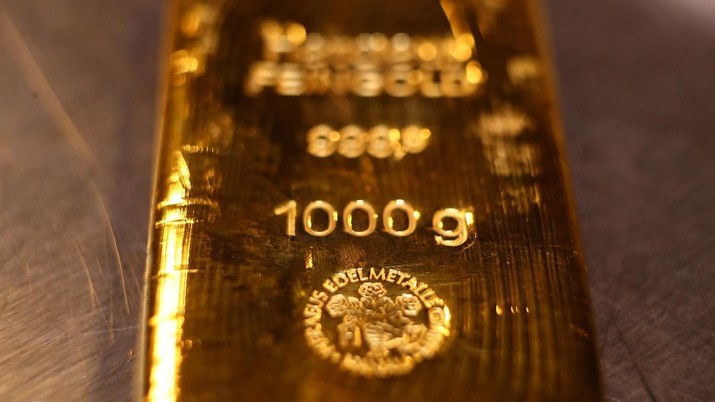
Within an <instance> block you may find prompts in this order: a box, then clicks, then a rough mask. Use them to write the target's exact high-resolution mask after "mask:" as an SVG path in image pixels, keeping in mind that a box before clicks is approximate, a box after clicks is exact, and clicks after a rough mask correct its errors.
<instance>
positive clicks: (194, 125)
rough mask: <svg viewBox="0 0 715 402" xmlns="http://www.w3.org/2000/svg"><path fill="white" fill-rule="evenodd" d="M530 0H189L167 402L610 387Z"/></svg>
mask: <svg viewBox="0 0 715 402" xmlns="http://www.w3.org/2000/svg"><path fill="white" fill-rule="evenodd" d="M537 11H538V10H536V9H535V6H534V4H533V1H532V0H489V1H487V0H480V1H458V0H442V1H419V2H414V1H411V2H406V1H394V2H393V1H391V2H385V1H375V0H368V1H352V0H350V1H346V2H334V1H325V0H316V1H306V2H300V3H291V2H286V1H280V0H276V1H241V2H237V1H236V2H234V1H228V0H226V1H224V0H177V1H175V14H174V15H175V18H174V24H173V28H172V47H171V49H172V50H171V57H170V61H169V63H170V68H169V69H170V73H169V78H168V80H167V81H168V82H167V86H168V88H167V96H166V105H165V108H164V116H163V128H162V130H161V145H160V152H159V164H158V169H157V170H158V171H157V182H156V183H157V184H156V191H155V208H154V218H153V226H152V229H151V241H150V258H149V272H150V273H149V281H148V302H147V317H148V318H147V330H146V334H147V335H146V346H147V347H146V350H145V359H146V365H145V368H146V370H145V375H144V382H145V387H144V389H145V398H146V399H147V400H149V401H175V400H184V401H194V400H202V401H203V400H217V401H224V400H226V401H228V400H242V401H253V400H259V401H263V400H276V401H284V400H295V401H338V400H339V401H392V400H395V401H423V400H424V401H430V400H440V401H453V400H454V401H463V400H480V401H508V400H535V401H536V400H538V401H575V400H579V401H588V400H600V399H601V392H600V387H599V374H598V367H597V359H596V354H595V346H594V335H593V329H592V328H593V326H592V322H591V312H590V305H589V299H588V292H587V288H586V274H585V270H584V265H583V261H582V257H581V253H580V246H579V243H578V236H577V230H576V224H575V218H574V213H573V206H572V202H571V200H570V195H569V190H568V187H567V184H566V182H567V177H566V168H565V162H564V153H563V150H562V144H561V140H560V137H561V134H560V126H559V123H558V117H557V114H558V113H556V110H557V106H556V104H555V101H554V96H553V88H552V85H551V81H550V80H551V77H550V75H549V74H550V68H549V66H548V62H549V56H548V54H547V53H545V52H544V46H543V41H542V40H541V39H540V33H539V32H538V29H537V28H538V27H539V24H540V23H541V22H539V17H538V13H537Z"/></svg>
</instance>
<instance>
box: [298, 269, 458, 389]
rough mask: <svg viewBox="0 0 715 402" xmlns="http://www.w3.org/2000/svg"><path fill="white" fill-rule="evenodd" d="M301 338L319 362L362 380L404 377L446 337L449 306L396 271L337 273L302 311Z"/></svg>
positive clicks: (418, 283)
mask: <svg viewBox="0 0 715 402" xmlns="http://www.w3.org/2000/svg"><path fill="white" fill-rule="evenodd" d="M303 317H304V319H305V320H304V324H305V339H306V341H307V343H308V345H309V346H310V348H311V349H313V351H314V352H315V353H316V354H317V355H318V356H319V357H321V358H323V359H326V360H329V361H331V362H333V363H335V364H337V365H339V367H340V368H341V369H343V370H346V371H348V372H350V373H353V374H356V375H361V376H365V377H373V376H374V377H390V376H397V375H402V374H407V373H409V372H410V371H412V369H413V368H414V366H415V364H417V363H419V362H421V361H422V360H424V359H429V358H431V357H433V356H434V355H435V354H436V353H437V352H439V351H440V349H442V347H444V345H445V342H446V340H447V337H449V321H450V313H449V308H448V307H447V306H446V305H445V303H444V300H442V299H440V298H439V297H438V296H437V294H436V293H435V292H434V290H432V288H430V286H429V285H428V284H426V283H424V282H420V281H419V280H417V278H415V277H414V276H412V275H410V274H407V273H403V272H400V271H398V270H396V269H385V268H379V269H378V268H369V269H368V268H353V269H348V270H345V271H342V272H339V273H336V274H335V275H333V276H332V277H331V278H329V279H326V280H325V282H323V285H322V289H320V290H315V291H313V293H312V294H311V296H310V298H309V300H308V303H307V304H306V306H305V309H304V310H303Z"/></svg>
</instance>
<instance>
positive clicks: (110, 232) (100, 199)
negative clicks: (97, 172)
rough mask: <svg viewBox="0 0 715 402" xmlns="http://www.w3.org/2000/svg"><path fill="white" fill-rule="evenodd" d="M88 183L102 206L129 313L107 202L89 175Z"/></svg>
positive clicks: (122, 265) (127, 308)
mask: <svg viewBox="0 0 715 402" xmlns="http://www.w3.org/2000/svg"><path fill="white" fill-rule="evenodd" d="M90 183H91V185H92V189H94V193H95V195H96V196H97V199H98V200H99V205H100V207H101V208H102V216H103V217H104V221H105V223H106V224H107V227H109V238H110V240H111V241H112V247H113V250H112V251H113V252H114V258H115V259H116V261H117V267H118V268H119V279H120V281H121V284H122V294H123V295H124V308H125V309H126V311H127V313H128V314H131V312H132V311H131V308H130V307H129V297H128V295H127V284H126V280H125V274H124V264H123V263H122V257H121V255H120V254H119V244H118V243H117V236H116V233H115V231H114V224H112V218H111V216H109V211H108V210H107V204H106V203H105V202H104V197H102V194H101V193H100V192H99V189H98V188H97V184H96V183H95V182H94V179H93V178H91V177H90Z"/></svg>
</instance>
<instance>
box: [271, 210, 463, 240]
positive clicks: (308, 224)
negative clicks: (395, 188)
mask: <svg viewBox="0 0 715 402" xmlns="http://www.w3.org/2000/svg"><path fill="white" fill-rule="evenodd" d="M319 211H322V213H324V214H326V215H327V224H325V225H322V226H323V227H322V228H317V227H316V226H317V225H315V224H314V220H315V214H316V213H317V212H319ZM357 211H362V213H363V214H364V215H365V216H367V225H363V226H365V227H362V228H360V229H358V228H356V227H355V225H354V223H353V221H354V213H355V212H357ZM398 212H401V213H402V214H403V215H404V216H405V217H406V223H403V224H402V225H401V226H402V227H401V228H397V227H396V226H397V225H396V222H395V217H394V216H395V213H398ZM274 213H275V214H276V215H286V234H287V235H288V236H295V227H296V221H297V217H298V204H297V203H296V202H295V201H294V200H290V201H287V202H285V203H283V204H281V205H279V206H277V207H276V208H275V210H274ZM419 218H420V213H419V212H418V211H417V210H416V209H415V208H414V207H413V206H412V205H410V204H408V203H407V202H405V201H404V200H392V201H390V202H388V203H387V205H385V208H384V209H383V210H382V226H383V230H384V231H385V232H386V233H387V234H389V235H392V236H396V237H405V236H409V235H411V234H412V233H414V232H415V230H416V229H417V220H418V219H419ZM473 218H474V217H473V215H472V213H471V212H465V211H463V210H460V209H456V208H445V209H440V210H439V211H437V212H435V213H434V215H433V216H432V230H434V231H435V232H436V233H437V234H436V235H435V236H434V240H435V242H436V243H437V244H438V245H442V246H448V247H456V246H460V245H462V244H464V242H466V241H467V238H468V237H469V233H468V231H469V226H470V225H471V224H472V223H473ZM450 221H451V222H450ZM342 223H343V230H344V231H345V232H346V233H348V234H350V235H352V236H356V237H365V236H369V235H371V234H372V233H373V232H375V230H376V229H377V224H378V215H377V213H376V212H375V208H374V207H373V206H372V205H370V203H368V202H366V201H363V200H355V201H350V202H349V203H348V205H346V206H345V208H344V209H343V213H342ZM337 224H338V212H337V211H336V210H335V208H333V206H332V205H330V204H329V203H327V202H325V201H313V202H311V203H309V204H308V205H306V207H305V208H304V209H303V230H305V232H306V233H308V234H309V235H311V236H316V237H325V236H328V235H330V234H331V233H333V232H334V231H335V228H336V227H337ZM448 226H452V228H451V229H447V227H448Z"/></svg>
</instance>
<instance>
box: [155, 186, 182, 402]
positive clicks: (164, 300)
mask: <svg viewBox="0 0 715 402" xmlns="http://www.w3.org/2000/svg"><path fill="white" fill-rule="evenodd" d="M183 201H184V188H183V186H182V185H181V184H180V182H179V181H178V180H177V181H174V182H173V183H171V184H170V185H169V191H168V194H167V197H166V200H165V205H167V207H166V208H164V209H163V211H162V212H161V213H160V218H161V220H160V223H158V224H157V225H158V226H159V227H158V229H159V234H158V236H159V238H160V239H161V242H160V243H159V250H158V254H159V256H158V258H157V261H158V264H157V265H158V266H157V270H156V282H157V284H156V293H155V296H154V298H155V299H154V315H153V316H152V317H151V318H150V319H149V326H150V328H151V331H152V333H151V335H150V349H149V350H150V351H151V361H152V363H151V372H150V376H149V392H148V395H147V399H148V400H149V401H174V400H176V399H177V397H178V395H179V388H178V381H179V376H178V373H179V366H180V364H181V345H182V342H181V341H182V339H181V336H182V332H183V325H184V306H185V298H186V280H187V272H188V271H187V270H186V267H187V265H188V262H189V246H190V243H189V242H188V239H190V233H191V223H190V220H189V219H187V216H186V209H185V208H184V207H181V206H178V207H172V206H170V205H171V204H170V202H179V203H183Z"/></svg>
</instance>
